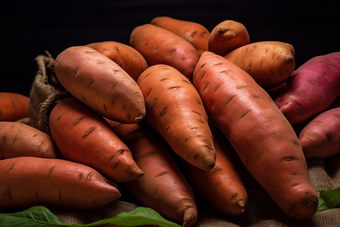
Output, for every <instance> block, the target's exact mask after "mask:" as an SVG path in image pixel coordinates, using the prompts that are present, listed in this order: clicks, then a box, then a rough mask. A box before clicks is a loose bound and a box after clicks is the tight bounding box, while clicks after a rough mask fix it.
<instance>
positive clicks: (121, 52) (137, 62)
mask: <svg viewBox="0 0 340 227" xmlns="http://www.w3.org/2000/svg"><path fill="white" fill-rule="evenodd" d="M86 46H88V47H91V48H93V49H95V50H96V51H98V52H99V53H101V54H103V55H105V56H106V57H108V58H110V59H111V60H112V61H114V62H116V63H117V64H118V65H119V66H120V67H121V68H122V69H123V70H125V71H126V72H127V73H128V74H129V75H130V76H131V77H132V78H133V79H134V80H135V81H137V79H138V77H139V75H140V74H141V73H142V72H143V71H144V70H145V69H146V68H147V67H148V63H147V62H146V60H145V58H144V57H143V56H142V55H141V54H140V53H139V52H138V51H137V50H136V49H134V48H132V47H131V46H129V45H126V44H124V43H120V42H116V41H103V42H96V43H89V44H87V45H86Z"/></svg>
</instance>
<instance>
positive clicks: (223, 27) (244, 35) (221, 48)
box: [208, 20, 250, 56]
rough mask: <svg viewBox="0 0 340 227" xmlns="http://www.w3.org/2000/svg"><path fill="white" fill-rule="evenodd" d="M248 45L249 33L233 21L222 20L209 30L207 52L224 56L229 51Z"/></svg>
mask: <svg viewBox="0 0 340 227" xmlns="http://www.w3.org/2000/svg"><path fill="white" fill-rule="evenodd" d="M249 43H250V37H249V33H248V30H247V28H246V27H245V26H244V24H242V23H241V22H238V21H234V20H224V21H222V22H220V23H219V24H217V25H216V26H215V27H214V28H213V30H211V32H210V35H209V41H208V50H209V51H211V52H214V53H215V54H218V55H221V56H225V55H226V54H228V53H229V52H230V51H232V50H234V49H236V48H239V47H241V46H244V45H247V44H249Z"/></svg>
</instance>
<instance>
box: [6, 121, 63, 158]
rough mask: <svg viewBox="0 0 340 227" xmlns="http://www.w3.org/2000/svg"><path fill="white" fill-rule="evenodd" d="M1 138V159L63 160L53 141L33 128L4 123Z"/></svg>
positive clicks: (16, 123) (14, 123) (17, 123)
mask: <svg viewBox="0 0 340 227" xmlns="http://www.w3.org/2000/svg"><path fill="white" fill-rule="evenodd" d="M0 137H1V143H0V159H7V158H14V157H21V156H32V157H41V158H61V154H60V152H59V150H58V148H57V147H56V145H55V143H54V141H53V139H52V138H51V137H50V136H49V135H47V134H46V133H44V132H42V131H40V130H38V129H36V128H34V127H32V126H29V125H26V124H23V123H19V122H10V121H2V122H0Z"/></svg>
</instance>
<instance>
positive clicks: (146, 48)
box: [130, 24, 198, 78]
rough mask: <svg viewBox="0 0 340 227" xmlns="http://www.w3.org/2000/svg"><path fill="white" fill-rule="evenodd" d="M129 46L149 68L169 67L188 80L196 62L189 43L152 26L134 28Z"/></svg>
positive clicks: (196, 57) (195, 53)
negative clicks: (158, 65) (139, 54)
mask: <svg viewBox="0 0 340 227" xmlns="http://www.w3.org/2000/svg"><path fill="white" fill-rule="evenodd" d="M130 46H132V47H133V48H135V49H136V50H137V51H139V52H140V53H141V54H142V55H143V56H144V58H145V59H146V60H147V62H148V64H149V65H150V66H152V65H156V64H166V65H170V66H172V67H174V68H176V69H177V70H178V71H180V72H181V73H182V74H183V75H185V76H186V77H188V78H191V77H192V73H193V72H194V69H195V66H196V64H197V61H198V54H197V51H196V49H195V47H194V46H193V45H192V44H191V43H189V42H188V41H187V40H185V39H183V38H182V37H180V36H178V35H176V34H175V33H173V32H170V31H168V30H166V29H164V28H161V27H158V26H156V25H153V24H143V25H139V26H137V27H135V28H134V29H133V30H132V32H131V35H130Z"/></svg>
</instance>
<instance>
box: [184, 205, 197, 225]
mask: <svg viewBox="0 0 340 227" xmlns="http://www.w3.org/2000/svg"><path fill="white" fill-rule="evenodd" d="M196 221H197V210H196V209H195V208H194V207H189V208H188V209H187V210H186V211H185V213H184V216H183V224H182V227H190V226H193V225H194V224H195V223H196Z"/></svg>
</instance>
